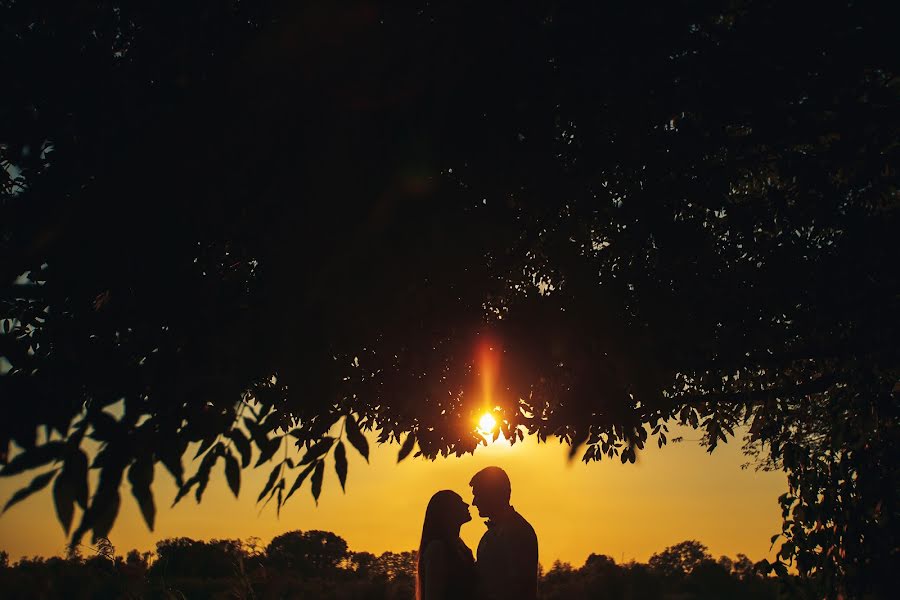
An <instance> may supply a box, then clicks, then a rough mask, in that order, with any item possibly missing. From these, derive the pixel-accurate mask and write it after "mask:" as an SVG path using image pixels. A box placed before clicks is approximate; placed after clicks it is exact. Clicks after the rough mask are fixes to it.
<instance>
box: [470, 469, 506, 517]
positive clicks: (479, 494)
mask: <svg viewBox="0 0 900 600" xmlns="http://www.w3.org/2000/svg"><path fill="white" fill-rule="evenodd" d="M469 485H470V486H472V496H473V498H472V504H473V505H474V506H477V507H478V514H479V515H481V516H482V517H485V518H487V519H491V518H494V517H496V516H498V515H500V514H502V513H504V512H506V511H507V510H509V496H510V493H511V492H512V487H511V486H510V484H509V476H507V474H506V471H504V470H503V469H501V468H500V467H485V468H484V469H482V470H480V471H478V472H477V473H475V476H474V477H472V481H470V482H469Z"/></svg>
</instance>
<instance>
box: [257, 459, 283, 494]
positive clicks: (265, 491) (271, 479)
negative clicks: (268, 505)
mask: <svg viewBox="0 0 900 600" xmlns="http://www.w3.org/2000/svg"><path fill="white" fill-rule="evenodd" d="M280 470H281V463H279V464H277V465H275V468H274V469H272V472H271V473H270V474H269V481H267V482H266V486H265V487H264V488H263V491H261V492H260V493H259V497H258V498H257V499H256V502H257V504H258V503H259V502H260V500H262V499H263V497H264V496H265V495H266V494H268V493H269V490H271V489H272V486H273V485H275V480H276V479H278V472H279V471H280Z"/></svg>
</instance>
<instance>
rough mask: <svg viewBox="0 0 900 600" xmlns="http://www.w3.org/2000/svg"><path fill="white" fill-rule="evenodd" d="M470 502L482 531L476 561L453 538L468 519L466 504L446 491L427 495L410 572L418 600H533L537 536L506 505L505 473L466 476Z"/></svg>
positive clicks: (486, 471)
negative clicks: (416, 559)
mask: <svg viewBox="0 0 900 600" xmlns="http://www.w3.org/2000/svg"><path fill="white" fill-rule="evenodd" d="M469 485H470V486H471V487H472V504H473V505H474V506H475V507H476V508H477V509H478V514H479V515H480V516H481V517H482V518H486V519H488V521H487V523H486V525H487V527H488V530H487V531H486V532H485V533H484V535H483V536H482V538H481V541H480V542H479V544H478V561H477V563H476V562H475V559H474V556H473V555H472V551H471V550H470V549H469V547H468V546H466V545H465V543H464V542H463V541H462V539H461V538H460V537H459V530H460V527H461V526H462V525H463V524H464V523H468V522H469V521H471V520H472V515H471V513H470V512H469V505H468V504H466V503H465V502H464V501H463V499H462V497H461V496H460V495H459V494H457V493H456V492H453V491H451V490H441V491H439V492H437V493H435V494H434V496H432V498H431V500H430V501H429V503H428V508H427V509H426V511H425V523H424V524H423V527H422V541H421V544H420V546H419V562H418V570H417V574H416V598H417V599H418V600H451V599H453V598H468V599H471V598H478V599H482V600H514V599H515V600H521V599H525V600H532V599H534V598H536V596H537V536H536V535H535V533H534V529H533V528H532V527H531V525H530V524H529V523H528V521H526V520H525V518H524V517H522V515H520V514H519V513H518V512H516V510H515V509H514V508H513V507H512V505H510V503H509V500H510V495H511V489H512V488H511V485H510V481H509V477H508V476H507V474H506V472H505V471H503V469H500V468H499V467H487V468H485V469H482V470H481V471H479V472H478V473H476V474H475V476H474V477H472V480H471V481H470V482H469Z"/></svg>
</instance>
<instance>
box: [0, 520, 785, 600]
mask: <svg viewBox="0 0 900 600" xmlns="http://www.w3.org/2000/svg"><path fill="white" fill-rule="evenodd" d="M416 554H417V553H416V551H414V550H413V551H409V552H399V553H394V552H385V553H383V554H381V555H380V556H375V555H374V554H371V553H369V552H353V551H351V550H350V549H349V548H348V547H347V542H346V541H345V540H344V539H343V538H341V537H340V536H338V535H336V534H334V533H331V532H328V531H305V532H303V531H291V532H288V533H285V534H283V535H280V536H277V537H276V538H274V539H273V540H272V542H271V543H269V545H267V546H262V545H261V544H260V541H259V539H258V538H250V539H248V540H210V541H208V542H203V541H197V540H192V539H190V538H172V539H166V540H162V541H160V542H158V543H157V544H156V551H155V552H144V553H141V552H138V551H137V550H131V551H130V552H128V553H127V554H125V555H124V556H122V555H120V554H117V553H116V550H115V548H114V547H113V545H112V544H111V543H110V542H109V540H105V539H104V540H101V541H100V543H99V544H98V546H97V547H90V548H84V549H82V550H78V549H76V550H74V551H70V553H69V555H68V556H67V557H65V558H62V557H52V558H41V557H34V558H22V559H21V560H19V561H18V562H16V563H13V564H10V562H9V556H8V554H7V553H6V552H2V551H0V590H2V593H0V595H2V597H3V598H23V599H25V598H35V599H37V598H41V599H50V598H72V599H79V598H91V599H101V598H167V599H168V598H177V599H183V598H188V599H191V600H194V599H203V598H209V599H220V598H221V599H225V598H229V599H233V598H248V599H249V598H256V599H267V598H333V599H341V600H344V599H346V600H351V599H353V600H356V599H358V600H382V599H383V600H401V599H402V600H410V599H412V598H414V597H415V572H416ZM783 585H784V584H783V583H781V582H778V581H776V580H774V579H772V578H768V577H764V576H762V575H760V574H759V573H758V572H757V569H756V568H755V566H754V564H753V562H752V561H750V560H749V559H748V558H747V557H746V556H744V555H742V554H738V556H737V558H736V559H731V558H729V557H726V556H722V557H720V558H719V559H718V560H716V559H714V558H713V557H712V556H711V555H710V554H709V552H708V550H707V548H706V546H704V545H703V544H701V543H699V542H696V541H685V542H682V543H680V544H676V545H674V546H670V547H668V548H666V549H665V550H663V551H661V552H659V553H658V554H654V555H653V556H652V557H651V558H650V560H649V561H648V562H647V563H638V562H634V561H632V562H629V563H626V564H616V562H615V561H614V560H613V559H612V558H611V557H609V556H605V555H602V554H591V555H590V556H589V557H588V559H587V561H586V562H585V564H584V565H583V566H581V567H580V568H575V567H573V566H572V565H570V564H568V563H561V562H559V561H557V562H555V563H554V564H553V566H552V567H551V568H550V569H549V570H546V571H544V570H543V569H542V572H541V580H540V597H541V598H543V599H547V600H550V599H562V598H566V599H571V598H591V599H604V598H615V599H617V600H629V599H634V600H637V599H655V598H659V599H672V600H674V599H676V598H677V599H679V600H688V599H698V600H699V599H707V598H709V599H713V598H715V599H721V598H728V599H729V600H742V599H757V598H772V599H775V598H780V597H782V594H783V592H784V590H783V589H782V587H783Z"/></svg>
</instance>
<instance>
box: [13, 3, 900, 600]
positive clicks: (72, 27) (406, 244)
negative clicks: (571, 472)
mask: <svg viewBox="0 0 900 600" xmlns="http://www.w3.org/2000/svg"><path fill="white" fill-rule="evenodd" d="M593 4H596V6H587V5H585V3H570V2H557V3H550V4H546V5H542V6H540V7H523V6H520V7H517V8H516V9H515V10H511V9H508V8H506V7H493V6H485V5H484V4H483V3H474V2H446V3H445V2H430V3H422V4H421V5H419V6H416V5H403V6H398V5H395V4H394V3H383V4H381V3H374V2H358V3H351V4H349V5H342V6H341V7H329V6H325V5H320V4H316V3H294V2H276V1H272V2H255V3H250V2H210V1H205V2H204V1H198V2H191V3H186V4H185V5H183V6H182V5H179V6H178V7H177V8H176V7H174V6H173V7H166V6H158V5H156V4H153V6H152V7H150V6H142V5H140V3H139V4H138V5H135V6H131V5H124V4H119V3H116V2H107V3H98V4H94V5H86V4H82V3H77V4H76V6H72V7H67V8H60V7H54V8H50V7H49V6H47V5H44V4H43V3H32V2H23V1H16V0H7V1H6V2H3V3H0V7H2V13H0V21H2V23H3V26H2V31H0V36H2V38H0V56H2V57H3V58H2V61H3V62H2V66H3V72H4V74H5V77H4V79H5V83H6V85H5V86H4V90H3V91H2V93H0V118H2V124H3V128H2V132H0V136H2V137H0V164H2V167H3V169H2V170H0V178H2V186H0V187H2V196H0V210H2V213H0V233H2V235H0V252H2V257H3V260H2V261H0V274H2V277H3V285H4V287H3V292H2V295H0V319H2V320H0V356H2V357H3V358H2V360H0V373H2V376H0V394H2V398H3V402H4V410H5V415H4V417H5V418H4V419H3V421H2V422H0V458H2V460H3V462H7V461H8V464H6V466H5V467H4V469H3V471H2V473H0V475H12V474H16V473H20V472H22V471H25V470H29V469H33V468H37V467H44V466H45V465H50V464H51V463H52V465H53V466H52V467H51V470H50V471H45V473H46V474H41V475H38V477H37V478H36V479H35V481H34V483H33V484H32V485H31V486H29V487H28V488H27V489H26V490H23V492H22V493H21V494H17V496H16V497H15V498H14V499H15V500H19V499H21V498H24V497H25V496H27V495H28V494H29V493H31V492H33V491H35V490H37V489H40V488H42V487H44V486H46V485H49V484H50V483H51V481H52V482H53V490H54V499H55V501H56V506H57V513H58V516H59V519H60V521H61V523H63V525H64V527H65V528H66V529H67V530H68V529H69V528H70V526H71V522H72V520H73V516H74V505H75V504H78V505H79V506H80V507H81V508H82V509H85V510H84V512H83V514H82V517H81V522H80V524H79V525H78V526H77V527H76V528H75V533H74V536H75V538H76V539H77V538H80V537H81V536H82V535H83V534H84V533H86V532H88V531H92V532H93V534H94V535H95V536H104V535H106V533H108V531H109V529H110V528H111V526H112V524H113V522H114V520H115V517H116V514H117V511H118V506H119V503H120V488H122V486H123V485H126V484H125V481H124V479H126V478H127V480H128V484H127V485H128V486H129V488H126V489H130V490H131V492H132V494H133V495H134V496H135V498H137V500H138V502H139V503H140V505H141V509H142V512H143V514H144V516H145V518H146V519H147V523H148V525H149V526H151V527H152V525H153V518H154V515H155V507H154V499H153V495H152V491H151V487H152V481H153V478H154V474H155V471H156V470H155V465H157V464H161V465H162V466H164V467H165V468H166V469H167V470H168V471H169V473H170V474H171V475H172V476H173V477H174V478H175V479H176V481H177V482H178V483H179V484H180V485H182V492H181V494H180V495H179V497H181V495H183V494H185V493H187V492H189V491H194V493H195V496H196V498H197V500H198V501H199V500H200V499H201V497H202V494H203V491H204V489H205V487H206V483H207V481H208V479H209V476H210V473H211V472H212V469H213V467H214V466H215V465H216V464H217V462H218V461H219V459H222V462H223V464H224V468H225V474H226V476H227V479H228V482H229V485H230V486H231V487H232V489H233V490H234V491H235V493H237V492H238V490H239V488H240V472H241V468H246V467H248V466H249V465H250V463H251V462H254V464H255V465H256V466H259V465H260V464H261V463H264V462H266V461H269V460H270V459H272V457H273V456H275V455H276V453H277V452H278V451H279V449H281V448H284V447H285V446H293V445H294V444H296V445H297V446H298V448H299V449H300V451H301V453H300V455H299V456H296V457H289V458H286V459H285V460H283V461H277V462H276V464H275V468H274V470H273V471H272V476H271V477H270V480H269V485H268V486H267V487H266V489H265V490H263V494H262V495H261V496H260V498H261V499H263V498H265V497H268V498H270V499H271V498H272V497H273V496H274V497H276V498H277V500H276V504H277V505H278V506H279V507H280V505H281V504H282V502H283V501H285V500H286V499H287V497H288V496H289V495H290V494H291V493H293V492H294V491H296V488H297V487H298V485H300V484H304V485H305V481H306V480H307V479H308V480H309V481H310V483H309V485H310V487H311V489H312V492H313V494H314V495H315V496H316V498H318V496H319V492H320V490H321V485H322V476H323V470H324V468H325V464H326V461H328V462H329V463H331V462H333V463H334V464H335V466H336V467H337V469H338V472H339V474H340V475H341V479H342V481H343V479H344V478H345V477H346V452H347V448H346V446H345V444H344V440H343V439H342V440H335V439H332V438H331V437H328V435H329V431H331V430H332V427H334V426H335V425H340V426H341V431H342V432H343V433H342V437H343V438H344V439H346V441H347V442H348V443H349V444H351V445H353V446H354V447H355V448H356V449H357V450H359V451H360V452H362V453H364V454H367V453H368V447H367V442H366V441H365V438H364V437H363V435H362V433H361V431H366V430H374V431H376V432H377V435H378V439H379V441H389V440H390V441H402V442H403V447H402V450H401V454H402V455H403V456H405V455H408V454H410V452H411V451H413V450H414V449H415V445H416V444H417V446H418V451H419V452H421V453H422V454H423V455H425V456H426V457H431V458H433V457H435V456H437V455H440V454H444V455H446V454H452V453H455V454H461V453H465V452H470V451H472V450H473V449H474V448H475V447H476V445H477V444H478V443H479V441H480V440H481V437H480V436H479V435H477V434H476V433H475V432H474V430H473V427H472V419H473V417H474V415H476V414H478V413H480V412H482V411H483V410H484V408H485V403H486V402H488V401H487V400H486V399H485V397H484V389H485V388H484V385H485V384H484V381H485V378H486V375H488V373H486V371H488V370H490V372H491V373H490V374H491V375H492V377H493V378H492V379H491V389H490V390H489V391H490V392H491V393H492V397H491V398H490V401H489V402H488V404H487V407H488V408H493V407H494V406H496V409H495V416H496V417H497V419H498V422H499V426H498V427H499V430H502V432H503V433H504V435H506V437H508V438H516V437H518V438H519V439H521V437H522V436H524V435H526V434H533V435H537V436H538V437H539V438H540V439H546V437H547V436H550V435H557V436H562V437H563V438H564V439H565V440H566V441H568V442H569V443H571V444H572V447H573V452H579V453H583V457H584V459H585V460H599V459H600V458H602V457H604V456H609V457H615V456H618V457H619V458H620V459H621V460H622V461H623V462H627V461H632V462H633V461H634V459H635V455H636V452H638V451H639V450H640V449H641V448H643V447H644V445H645V444H646V443H648V441H649V438H650V437H651V436H652V437H656V438H657V440H656V441H655V442H654V443H658V444H660V445H662V444H665V443H666V441H667V439H666V435H665V434H666V432H667V429H666V423H667V422H670V421H671V420H673V419H674V420H675V421H677V422H681V423H686V424H689V425H692V426H694V427H700V428H703V429H704V430H705V437H706V440H707V442H708V444H709V448H710V450H712V449H714V448H715V445H716V444H717V443H718V442H719V441H722V440H726V441H727V439H728V438H729V437H731V436H733V435H734V431H735V428H736V427H737V426H739V425H741V424H749V425H750V437H751V442H752V443H753V444H756V446H755V447H756V448H757V449H758V448H760V444H761V445H762V452H763V456H764V457H765V459H766V460H769V461H771V462H772V464H775V465H777V466H779V467H783V468H785V469H786V470H787V471H788V474H789V483H790V486H791V488H790V493H789V494H788V495H786V496H785V497H783V498H782V499H781V501H782V504H783V506H784V509H785V530H784V535H785V538H786V542H785V544H784V545H783V546H782V553H781V555H780V558H782V559H783V560H784V561H786V562H787V561H790V562H792V563H794V561H796V562H795V564H796V565H797V567H798V568H799V570H800V572H801V573H802V574H804V575H815V576H817V577H819V579H820V580H821V581H822V585H823V586H824V587H825V588H826V589H828V590H830V591H829V593H833V591H834V590H837V589H845V591H849V592H853V591H854V590H855V588H854V587H853V586H858V585H866V582H870V581H873V580H874V579H876V578H875V577H874V576H873V577H865V576H862V575H861V574H865V575H872V574H879V573H881V574H884V573H886V571H883V569H885V568H886V565H887V564H889V559H890V558H891V557H896V548H897V547H898V543H897V534H896V525H895V523H896V518H897V502H896V498H897V492H898V490H897V481H900V478H898V477H897V465H896V460H894V459H893V458H892V457H893V456H896V454H897V445H898V434H897V399H896V394H895V392H894V389H895V385H896V384H897V382H898V380H900V367H898V351H897V343H896V340H897V339H898V333H900V332H898V319H897V314H898V313H897V308H898V306H897V304H898V298H900V295H898V292H900V288H898V280H897V279H898V272H900V270H898V269H897V268H896V264H897V258H898V256H897V251H896V248H897V244H896V232H897V231H898V218H897V217H898V208H900V201H898V195H897V164H898V163H897V154H898V148H900V146H898V120H900V111H898V110H897V108H898V101H897V100H898V89H900V79H898V69H897V67H898V65H897V57H898V52H897V44H896V36H895V33H894V24H895V23H896V22H897V20H896V17H897V15H896V14H891V13H893V12H895V11H893V10H892V9H889V8H888V5H887V4H886V3H880V2H849V1H847V2H834V3H825V5H822V3H812V2H793V3H787V4H785V3H775V2H766V1H758V0H736V1H734V2H729V3H724V4H723V3H719V2H702V1H701V2H677V1H674V2H660V3H608V2H603V3H593ZM488 367H490V369H489V368H488ZM119 402H124V412H123V414H121V416H120V417H119V416H114V414H113V413H112V412H110V407H111V406H112V405H114V404H116V403H119ZM117 414H118V413H117ZM42 430H43V431H45V432H46V433H47V435H46V436H40V437H39V436H38V435H37V433H38V432H39V431H42ZM286 432H290V433H289V434H288V433H286ZM85 436H89V437H91V438H93V439H94V440H97V441H99V442H100V443H101V444H102V446H101V448H102V449H101V450H100V452H99V453H98V454H97V455H95V456H92V457H90V459H89V458H88V457H87V455H86V454H85V451H84V450H83V445H84V444H83V439H84V437H85ZM12 442H14V443H15V448H18V450H14V449H13V448H14V447H13V446H11V445H10V444H11V443H12ZM192 442H199V443H200V444H201V445H200V448H199V452H198V453H197V456H196V457H194V456H193V453H192V454H191V456H188V459H190V458H192V457H194V458H199V457H200V456H201V455H202V459H201V460H200V462H199V468H198V469H196V471H195V469H194V468H191V471H190V476H188V474H186V473H185V472H184V470H183V469H184V467H183V461H182V459H183V456H184V454H185V453H186V451H187V448H188V444H190V443H192ZM253 446H255V447H256V449H257V451H256V453H255V454H256V455H257V456H256V457H254V456H253V454H254V452H253V451H252V447H253ZM19 450H21V452H19ZM192 450H193V447H192ZM278 456H281V454H280V453H279V454H278ZM301 457H302V458H301ZM89 460H90V462H91V466H92V467H94V468H97V469H99V470H100V479H99V483H98V486H97V488H96V489H93V490H88V489H87V484H86V469H87V467H88V461H89ZM294 471H295V472H296V473H297V476H294V475H293V473H292V472H294ZM892 523H893V525H892ZM775 568H776V569H778V570H784V568H785V567H784V565H782V564H781V563H779V564H777V565H775Z"/></svg>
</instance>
